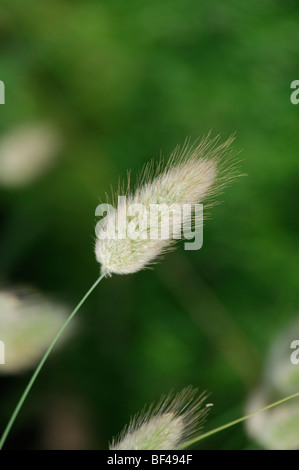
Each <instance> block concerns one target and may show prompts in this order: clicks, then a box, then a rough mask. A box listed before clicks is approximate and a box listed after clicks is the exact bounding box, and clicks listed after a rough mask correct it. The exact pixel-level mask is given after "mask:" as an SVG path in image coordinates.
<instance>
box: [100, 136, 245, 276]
mask: <svg viewBox="0 0 299 470" xmlns="http://www.w3.org/2000/svg"><path fill="white" fill-rule="evenodd" d="M219 140H220V138H219V136H217V137H215V138H213V139H211V138H210V137H209V135H208V136H207V137H205V138H203V139H202V140H201V141H195V142H194V143H193V144H191V143H190V139H187V140H186V141H185V143H184V145H183V146H182V147H179V146H177V147H176V148H175V150H174V151H173V152H172V154H171V156H170V159H169V160H168V162H167V163H166V164H164V163H163V161H160V162H159V163H158V164H156V165H155V164H154V163H153V162H150V163H149V164H147V165H146V166H145V167H144V169H143V171H142V172H141V174H140V176H139V178H138V183H137V185H136V188H135V191H134V192H131V191H130V189H129V182H128V185H127V190H126V192H125V193H126V194H125V198H120V197H119V196H120V194H119V193H120V192H121V190H120V187H121V185H119V190H118V194H114V195H113V205H114V206H116V207H114V208H113V210H112V211H111V212H110V213H109V212H108V213H107V216H106V217H105V218H104V219H103V220H102V221H101V224H100V228H99V229H97V230H96V243H95V253H96V259H97V261H98V262H99V263H100V264H101V266H102V273H105V274H106V275H111V274H112V273H116V274H129V273H134V272H136V271H139V270H141V269H143V268H145V267H147V266H148V265H149V264H151V263H153V262H155V261H156V260H157V259H158V258H159V257H160V256H161V255H163V254H164V253H165V252H167V251H169V249H171V248H172V247H173V245H174V243H175V241H176V240H177V239H179V238H181V237H180V235H181V232H182V228H183V224H184V222H186V217H187V216H185V215H184V210H183V207H184V206H185V205H189V207H191V212H192V215H191V217H193V220H192V223H193V224H194V225H195V226H197V225H199V224H201V223H202V220H201V219H198V218H197V216H196V214H195V213H194V208H195V205H196V204H202V203H203V201H205V204H206V203H207V204H208V205H209V206H210V205H211V203H213V201H214V197H215V195H217V194H219V192H221V190H222V188H223V187H224V186H225V185H226V184H227V183H228V182H229V181H230V180H231V179H233V178H235V177H236V176H238V173H237V171H236V169H235V163H234V158H233V156H234V155H235V153H234V151H233V149H232V142H233V140H234V137H233V136H232V137H230V138H229V139H228V140H226V141H224V142H223V143H219ZM123 186H124V185H123ZM116 196H118V197H116ZM124 199H125V202H124ZM116 200H118V202H117V203H116ZM157 205H158V206H159V207H160V208H161V207H162V210H161V209H160V210H161V212H160V213H159V216H158V217H157V218H156V219H155V222H154V227H153V222H152V219H149V217H148V214H149V212H150V210H151V208H152V207H153V206H157ZM128 207H131V208H132V207H133V208H135V209H134V212H133V213H130V214H129V215H130V217H129V218H127V208H128ZM140 207H141V209H142V210H141V209H140ZM136 208H137V210H136ZM178 212H179V213H180V217H176V216H175V214H178ZM181 214H183V215H181ZM194 214H195V215H194ZM164 220H168V221H169V223H168V226H169V231H168V236H167V237H152V236H151V235H152V233H153V232H152V229H153V228H154V229H155V230H156V233H159V234H160V233H161V230H162V225H163V224H162V222H163V221H164ZM132 227H133V231H134V229H136V228H138V236H129V233H130V228H132ZM170 227H171V228H170ZM115 228H116V229H115ZM120 233H122V234H125V236H120ZM135 233H136V232H135ZM131 235H132V232H131Z"/></svg>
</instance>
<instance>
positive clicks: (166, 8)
mask: <svg viewBox="0 0 299 470" xmlns="http://www.w3.org/2000/svg"><path fill="white" fill-rule="evenodd" d="M298 22H299V7H298V3H297V2H295V1H292V0H283V1H282V0H280V1H267V0H262V1H261V0H252V1H250V2H239V1H237V0H229V1H226V2H223V1H221V0H216V1H213V2H211V1H207V0H206V1H198V0H151V1H148V0H144V1H142V2H140V1H136V0H126V1H121V0H109V1H108V0H107V1H98V0H97V1H96V0H94V1H92V0H86V1H84V2H83V1H75V0H72V1H67V0H63V1H62V0H59V1H58V0H51V1H49V0H43V1H40V2H36V1H33V0H27V1H26V5H25V4H24V2H22V1H20V0H14V2H11V1H8V0H2V2H1V6H0V50H1V68H0V74H1V76H0V79H1V80H3V82H4V83H5V85H6V92H5V94H6V96H5V97H6V104H5V105H2V106H0V132H1V134H0V139H1V135H2V134H3V135H4V134H6V133H7V132H9V131H10V130H11V129H13V128H15V127H17V126H20V125H24V124H27V123H31V122H35V123H36V122H44V121H47V122H51V123H52V125H54V126H55V128H57V129H58V130H59V133H60V135H61V137H62V142H63V145H62V146H61V149H60V151H59V155H58V158H57V161H56V164H55V165H54V166H53V168H52V169H51V170H49V171H48V172H45V173H44V174H43V175H41V177H40V178H38V179H36V180H35V181H34V182H32V184H30V185H27V186H23V187H17V188H5V187H1V188H0V198H1V208H0V222H1V234H0V281H1V282H2V283H6V284H7V283H8V284H9V285H15V284H19V283H21V284H26V285H32V286H34V287H35V288H37V289H38V290H40V291H41V292H42V293H44V294H45V295H48V296H50V297H54V298H57V299H59V300H61V301H63V302H65V303H67V304H68V305H69V306H70V307H72V306H75V304H76V303H77V302H78V300H79V299H80V297H81V296H82V295H83V294H84V293H85V291H86V290H87V289H88V288H89V286H90V285H91V284H92V283H93V282H94V281H95V279H96V278H97V276H98V275H99V265H98V264H97V263H96V261H95V256H94V252H93V237H94V224H95V220H96V218H95V214H94V213H95V208H96V206H97V204H98V203H99V200H100V199H101V200H105V192H106V191H107V192H109V191H110V184H112V185H114V186H116V185H117V182H118V177H119V176H122V177H125V176H126V170H127V169H131V170H132V174H133V175H135V174H136V173H137V171H138V170H140V169H141V167H142V165H143V164H144V163H145V162H146V161H148V160H149V159H151V158H153V157H156V158H158V157H159V155H160V151H161V150H162V152H163V155H164V156H166V157H167V156H168V155H169V154H170V152H171V150H172V149H173V148H174V147H175V145H176V144H178V143H183V141H184V140H185V137H186V136H187V135H188V136H192V137H193V138H196V137H200V136H201V135H203V134H206V133H207V132H208V131H209V130H210V129H212V132H213V135H216V134H218V133H220V134H221V135H222V136H223V138H227V137H228V136H229V135H231V134H232V133H234V132H236V144H235V148H236V150H237V151H241V154H240V159H241V160H242V162H241V164H240V170H241V172H243V173H246V174H247V175H248V176H246V177H244V178H240V179H239V180H238V181H236V182H235V183H234V184H232V185H230V187H229V188H227V189H226V190H225V192H224V194H223V195H221V198H220V199H221V201H223V202H222V204H220V205H218V206H216V207H214V208H213V209H212V211H211V215H212V217H211V219H210V220H208V221H207V223H206V225H205V228H204V244H203V248H202V249H201V250H199V251H184V250H183V244H180V246H179V247H178V249H177V251H175V252H173V253H171V254H169V255H167V257H166V258H165V259H164V260H163V261H162V262H161V263H160V264H159V265H157V266H156V267H155V269H154V270H146V271H142V272H140V273H137V274H134V275H128V276H113V277H112V278H111V279H107V280H105V281H103V282H102V283H101V284H100V286H99V287H98V288H97V289H96V291H95V292H94V293H93V294H92V296H91V297H90V298H89V299H88V301H87V302H86V304H85V305H84V308H82V310H81V312H80V314H79V316H78V322H77V328H76V332H75V334H74V335H73V337H72V338H71V339H70V340H69V341H68V342H66V343H65V345H63V347H61V348H60V350H59V351H57V352H56V354H53V355H52V356H51V358H50V359H49V361H48V363H47V365H46V366H45V368H44V370H43V372H42V373H41V375H40V377H39V379H38V382H37V383H36V384H35V386H34V388H33V390H32V392H31V394H30V396H29V398H28V400H27V402H26V403H25V405H24V408H23V409H22V412H21V414H20V416H19V417H18V419H17V421H16V423H15V426H14V428H13V430H12V433H11V435H10V438H9V440H8V441H7V448H11V449H16V448H18V449H38V448H44V449H45V448H47V449H51V448H71V447H73V448H89V449H105V448H107V446H108V441H109V440H111V438H112V436H113V435H115V434H117V433H118V432H119V431H120V430H121V429H122V427H123V426H124V425H125V424H126V423H127V422H128V421H129V417H130V416H131V414H133V413H134V412H136V411H138V410H139V409H141V408H142V407H143V406H144V404H146V403H151V402H152V401H154V400H157V399H159V397H160V396H161V395H162V394H163V393H167V392H168V391H170V390H175V391H179V390H181V389H182V388H184V387H185V386H187V385H189V384H191V385H193V386H194V387H198V388H199V390H200V391H201V390H208V391H209V392H211V395H210V397H209V401H212V402H213V403H214V404H215V406H214V408H213V409H212V411H211V413H210V417H209V420H208V423H207V425H206V428H205V429H206V430H209V429H212V428H213V427H215V426H217V425H220V424H224V423H226V422H227V421H229V420H231V419H234V418H237V417H239V416H241V415H242V414H243V412H244V402H245V400H246V397H247V396H248V394H249V392H250V390H251V389H252V387H254V385H255V384H256V383H257V381H258V380H259V377H260V373H261V370H262V367H263V359H264V356H265V354H266V351H267V349H268V347H269V344H270V342H271V339H272V338H273V336H275V335H276V334H277V333H278V332H279V331H280V330H281V329H282V328H283V327H284V326H285V325H286V323H287V322H288V321H289V320H290V319H292V318H293V317H294V316H295V315H296V314H297V312H298V306H299V292H298V283H299V251H298V229H299V222H298V214H297V206H298V195H299V189H298V174H299V158H298V153H299V152H298V151H299V140H298V124H299V106H294V105H292V104H291V102H290V94H291V90H290V84H291V82H292V81H293V80H296V79H299V70H298V63H299V49H298V41H299V29H298ZM0 336H1V332H0ZM30 373H31V372H30V371H29V372H28V373H24V374H22V375H18V376H11V377H5V376H1V377H0V387H1V389H0V393H1V401H0V423H1V428H3V427H4V425H5V424H6V421H7V420H8V418H9V415H10V413H11V411H12V409H13V407H14V405H15V404H16V401H17V399H18V398H19V396H20V394H21V392H22V391H23V388H24V386H25V384H26V382H27V381H28V379H29V377H30ZM254 447H256V445H255V443H253V442H251V441H250V440H249V439H248V438H247V437H246V434H245V432H244V430H243V427H242V425H240V426H238V427H236V428H231V429H230V430H228V431H225V432H223V433H219V434H217V435H216V436H214V437H212V438H210V439H208V440H205V441H203V442H202V443H201V445H198V446H197V448H215V449H225V448H231V449H244V448H254Z"/></svg>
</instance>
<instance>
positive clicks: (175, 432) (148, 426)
mask: <svg viewBox="0 0 299 470" xmlns="http://www.w3.org/2000/svg"><path fill="white" fill-rule="evenodd" d="M206 397H207V396H206V394H205V393H203V394H201V395H199V396H198V395H197V390H195V389H193V388H192V387H187V388H185V389H184V390H182V391H181V392H180V393H178V394H176V395H173V394H169V395H168V396H164V397H162V398H161V400H160V402H159V403H158V404H157V405H156V406H154V405H152V406H150V407H149V408H148V409H147V410H146V409H144V410H143V411H142V412H141V413H140V414H138V415H136V416H134V417H133V418H131V421H130V423H129V425H128V426H127V427H125V428H124V430H123V431H122V432H121V433H120V435H119V436H118V438H116V439H114V440H113V441H112V444H111V445H110V449H111V450H175V449H178V448H179V447H180V446H181V445H183V444H184V443H186V442H187V441H189V440H190V439H191V438H192V437H194V436H195V435H197V434H198V433H199V431H200V429H201V428H202V426H203V424H204V423H205V419H206V416H207V413H208V411H209V407H208V406H204V405H203V403H204V401H205V399H206Z"/></svg>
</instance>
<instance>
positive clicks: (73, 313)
mask: <svg viewBox="0 0 299 470" xmlns="http://www.w3.org/2000/svg"><path fill="white" fill-rule="evenodd" d="M104 276H105V273H104V274H102V275H101V276H100V277H99V278H98V279H97V280H96V282H95V283H94V284H93V285H92V286H91V288H90V289H89V290H88V291H87V292H86V294H85V295H84V297H82V299H81V300H80V302H79V303H78V305H77V306H76V308H75V309H74V310H73V311H72V313H71V314H70V316H69V317H68V319H67V320H66V322H65V323H64V324H63V326H62V327H61V328H60V330H59V331H58V333H57V335H56V336H55V338H54V339H53V341H52V343H51V344H50V346H49V347H48V349H47V351H46V352H45V354H44V356H43V357H42V359H41V361H40V363H39V364H38V366H37V368H36V369H35V371H34V373H33V375H32V377H31V379H30V381H29V383H28V385H27V387H26V388H25V390H24V392H23V394H22V396H21V398H20V400H19V401H18V403H17V406H16V407H15V409H14V412H13V413H12V415H11V417H10V420H9V421H8V423H7V426H6V428H5V430H4V432H3V434H2V437H1V440H0V450H2V448H3V446H4V444H5V441H6V439H7V436H8V434H9V432H10V430H11V428H12V425H13V424H14V422H15V419H16V418H17V416H18V414H19V411H20V409H21V408H22V406H23V404H24V401H25V400H26V398H27V396H28V394H29V392H30V390H31V388H32V386H33V384H34V382H35V380H36V379H37V376H38V375H39V373H40V371H41V369H42V367H43V365H44V363H45V362H46V360H47V359H48V357H49V355H50V353H51V351H52V349H53V348H54V346H55V344H56V343H57V341H58V340H59V338H60V336H61V335H62V333H63V332H64V330H65V329H66V327H67V326H68V324H69V323H70V321H71V320H72V319H73V318H74V316H75V315H76V313H77V312H78V310H79V309H80V307H81V306H82V305H83V304H84V302H85V300H86V299H87V298H88V297H89V295H90V294H91V293H92V291H93V290H94V289H95V288H96V286H97V285H98V284H99V283H100V281H101V280H102V279H103V277H104Z"/></svg>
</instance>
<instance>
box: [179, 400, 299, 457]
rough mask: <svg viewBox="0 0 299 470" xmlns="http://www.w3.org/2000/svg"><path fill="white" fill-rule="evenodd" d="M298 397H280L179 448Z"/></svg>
mask: <svg viewBox="0 0 299 470" xmlns="http://www.w3.org/2000/svg"><path fill="white" fill-rule="evenodd" d="M296 397H299V392H297V393H294V395H290V396H288V397H286V398H282V399H281V400H278V401H276V402H275V403H271V404H270V405H267V406H265V407H264V408H261V409H259V410H257V411H254V412H253V413H250V414H248V415H246V416H243V417H242V418H238V419H235V420H234V421H231V422H230V423H227V424H224V425H223V426H219V427H218V428H215V429H213V430H212V431H208V432H206V433H204V434H201V435H200V436H197V437H195V438H194V439H192V440H190V441H188V442H186V443H185V444H183V445H182V446H181V447H180V449H185V448H186V447H189V446H191V445H192V444H195V443H196V442H199V441H201V440H202V439H205V438H206V437H209V436H212V435H213V434H216V433H217V432H219V431H223V430H224V429H227V428H230V427H231V426H234V425H235V424H239V423H241V422H242V421H245V420H246V419H249V418H251V417H252V416H254V415H256V414H258V413H261V412H262V411H266V410H269V409H270V408H274V406H278V405H281V404H282V403H284V402H286V401H288V400H292V399H293V398H296Z"/></svg>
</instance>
